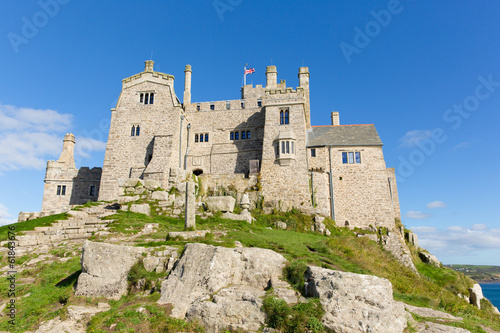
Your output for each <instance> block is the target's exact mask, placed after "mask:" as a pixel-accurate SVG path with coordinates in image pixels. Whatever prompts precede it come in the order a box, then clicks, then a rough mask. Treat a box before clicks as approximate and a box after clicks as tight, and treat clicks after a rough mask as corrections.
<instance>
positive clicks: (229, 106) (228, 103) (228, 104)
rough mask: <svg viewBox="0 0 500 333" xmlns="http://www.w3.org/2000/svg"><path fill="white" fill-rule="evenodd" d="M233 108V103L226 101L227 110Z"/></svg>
mask: <svg viewBox="0 0 500 333" xmlns="http://www.w3.org/2000/svg"><path fill="white" fill-rule="evenodd" d="M230 108H231V102H230V101H226V109H228V110H229V109H230Z"/></svg>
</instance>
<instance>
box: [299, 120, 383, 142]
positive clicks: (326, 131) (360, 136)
mask: <svg viewBox="0 0 500 333" xmlns="http://www.w3.org/2000/svg"><path fill="white" fill-rule="evenodd" d="M307 139H308V140H307V146H308V147H321V146H382V141H381V140H380V137H379V136H378V133H377V130H376V129H375V126H374V125H373V124H368V125H335V126H332V125H330V126H313V127H312V128H311V130H310V131H309V132H308V136H307Z"/></svg>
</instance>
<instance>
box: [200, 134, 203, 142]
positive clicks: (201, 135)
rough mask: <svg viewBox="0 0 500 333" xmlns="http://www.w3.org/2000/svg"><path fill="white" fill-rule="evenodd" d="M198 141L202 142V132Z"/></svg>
mask: <svg viewBox="0 0 500 333" xmlns="http://www.w3.org/2000/svg"><path fill="white" fill-rule="evenodd" d="M200 142H203V134H200Z"/></svg>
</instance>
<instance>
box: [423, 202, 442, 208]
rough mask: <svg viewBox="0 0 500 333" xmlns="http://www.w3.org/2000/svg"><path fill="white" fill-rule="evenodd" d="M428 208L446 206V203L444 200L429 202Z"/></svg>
mask: <svg viewBox="0 0 500 333" xmlns="http://www.w3.org/2000/svg"><path fill="white" fill-rule="evenodd" d="M425 207H426V208H427V209H433V208H444V207H446V204H445V203H444V202H442V201H433V202H429V203H428V204H427V206H425Z"/></svg>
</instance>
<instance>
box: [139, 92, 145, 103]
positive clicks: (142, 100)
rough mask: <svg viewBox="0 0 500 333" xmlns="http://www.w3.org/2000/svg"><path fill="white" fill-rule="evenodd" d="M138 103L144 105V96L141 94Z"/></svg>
mask: <svg viewBox="0 0 500 333" xmlns="http://www.w3.org/2000/svg"><path fill="white" fill-rule="evenodd" d="M139 103H144V94H143V93H141V97H140V99H139Z"/></svg>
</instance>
